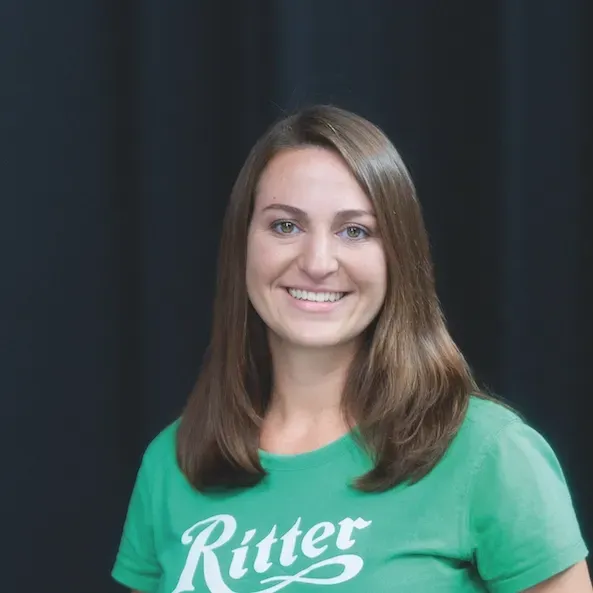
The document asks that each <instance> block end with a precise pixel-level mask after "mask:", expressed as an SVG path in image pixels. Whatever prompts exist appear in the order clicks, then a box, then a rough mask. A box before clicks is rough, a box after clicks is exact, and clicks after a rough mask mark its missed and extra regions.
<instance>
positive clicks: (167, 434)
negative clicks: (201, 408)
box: [142, 419, 181, 468]
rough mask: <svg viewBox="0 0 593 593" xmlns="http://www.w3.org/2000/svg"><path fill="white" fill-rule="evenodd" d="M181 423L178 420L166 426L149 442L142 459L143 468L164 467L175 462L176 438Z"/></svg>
mask: <svg viewBox="0 0 593 593" xmlns="http://www.w3.org/2000/svg"><path fill="white" fill-rule="evenodd" d="M180 421H181V420H180V419H177V420H175V421H174V422H172V423H171V424H169V425H168V426H166V427H165V428H164V429H163V430H161V431H160V432H159V433H158V434H157V435H156V436H155V437H154V438H153V439H152V441H150V442H149V444H148V446H147V447H146V449H145V451H144V455H143V458H142V465H143V466H146V467H147V468H154V467H157V466H162V464H163V463H164V464H167V463H171V462H175V447H176V437H177V429H178V428H179V423H180Z"/></svg>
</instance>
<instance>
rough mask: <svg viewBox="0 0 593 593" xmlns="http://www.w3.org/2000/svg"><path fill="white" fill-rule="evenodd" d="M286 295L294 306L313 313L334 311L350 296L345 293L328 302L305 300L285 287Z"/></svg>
mask: <svg viewBox="0 0 593 593" xmlns="http://www.w3.org/2000/svg"><path fill="white" fill-rule="evenodd" d="M284 292H285V293H286V296H287V297H288V298H289V299H290V301H291V303H292V304H293V306H295V307H297V308H298V309H301V310H302V311H309V312H311V313H326V312H329V311H332V310H333V309H335V308H336V307H337V306H339V305H340V303H341V302H342V301H343V300H344V299H345V298H346V297H347V296H348V295H344V296H343V297H342V298H341V299H340V300H339V301H326V302H322V303H320V302H317V301H305V300H302V299H295V298H294V297H293V296H292V295H291V294H290V293H289V292H288V290H286V289H284Z"/></svg>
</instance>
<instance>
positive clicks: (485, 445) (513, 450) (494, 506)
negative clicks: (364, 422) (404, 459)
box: [112, 398, 587, 593]
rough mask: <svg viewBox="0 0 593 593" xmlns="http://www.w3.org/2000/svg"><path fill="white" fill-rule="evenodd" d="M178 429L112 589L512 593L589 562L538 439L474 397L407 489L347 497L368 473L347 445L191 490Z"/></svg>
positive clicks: (141, 498)
mask: <svg viewBox="0 0 593 593" xmlns="http://www.w3.org/2000/svg"><path fill="white" fill-rule="evenodd" d="M176 427H177V424H173V425H171V426H170V427H168V428H167V429H165V430H164V431H163V432H162V433H161V434H160V435H159V436H158V437H157V438H156V439H155V440H154V441H153V442H152V443H151V444H150V446H149V447H148V449H147V451H146V453H145V455H144V458H143V461H142V465H141V467H140V470H139V473H138V478H137V482H136V486H135V488H134V491H133V494H132V499H131V502H130V506H129V510H128V516H127V520H126V523H125V528H124V533H123V537H122V541H121V545H120V549H119V553H118V556H117V559H116V562H115V566H114V568H113V572H112V575H113V577H114V578H115V579H116V580H117V581H119V582H120V583H122V584H124V585H125V586H127V587H129V588H131V589H137V590H139V591H143V592H149V593H184V592H186V591H195V592H196V593H206V592H211V593H264V592H266V593H273V592H275V591H284V590H285V591H286V593H305V592H307V593H313V592H315V591H317V592H318V593H323V592H327V593H331V592H332V591H336V592H339V593H362V592H368V593H371V592H372V593H388V592H389V593H391V592H404V593H410V592H413V593H438V592H440V591H442V592H447V593H470V592H476V591H494V592H495V593H516V592H518V591H522V590H524V589H526V588H528V587H531V586H533V585H535V584H537V583H539V582H541V581H543V580H545V579H547V578H549V577H551V576H553V575H554V574H557V573H558V572H560V571H562V570H564V569H566V568H568V567H569V566H571V565H573V564H575V563H576V562H578V561H580V560H582V559H584V558H585V557H586V556H587V549H586V547H585V543H584V542H583V539H582V536H581V533H580V530H579V526H578V524H577V520H576V518H575V513H574V510H573V505H572V502H571V498H570V495H569V492H568V489H567V486H566V483H565V480H564V477H563V474H562V470H561V468H560V466H559V464H558V461H557V459H556V456H555V455H554V452H553V451H552V450H551V449H550V446H549V445H548V444H547V443H546V441H545V440H544V439H543V438H542V437H541V436H540V435H539V434H538V433H537V432H536V431H534V430H533V429H532V428H530V427H529V426H528V425H526V424H525V423H524V422H523V421H521V420H520V419H519V418H518V417H517V416H516V415H515V414H513V413H512V412H510V411H508V410H507V409H505V408H503V407H502V406H500V405H498V404H495V403H492V402H489V401H484V400H480V399H477V398H472V401H471V403H470V407H469V411H468V414H467V416H466V418H465V420H464V423H463V425H462V428H461V430H460V431H459V433H458V435H457V436H456V438H455V439H454V441H453V442H452V444H451V446H450V447H449V449H448V451H447V453H446V455H445V456H444V457H443V458H442V460H441V461H440V462H439V463H438V465H437V466H436V467H435V468H434V469H433V471H432V472H431V473H430V474H428V475H427V476H426V477H425V478H424V479H422V480H421V481H420V482H418V483H417V484H415V485H409V484H405V485H401V486H399V487H397V488H395V489H392V490H390V491H388V492H383V493H377V494H366V493H361V492H358V491H355V490H354V489H353V488H351V487H349V486H348V484H349V483H350V482H351V480H352V479H353V478H355V477H357V476H359V475H361V474H362V473H364V472H365V471H367V470H368V469H369V468H370V467H371V465H370V461H369V459H368V457H367V456H366V455H365V454H364V453H363V452H362V450H361V449H360V448H359V447H358V446H357V445H356V443H355V441H354V439H353V437H352V436H351V435H347V436H344V437H342V438H341V439H339V440H337V441H335V442H333V443H330V444H329V445H327V446H325V447H323V448H321V449H318V450H315V451H312V452H309V453H304V454H301V455H294V456H283V455H272V454H269V453H264V452H262V453H261V459H262V463H263V465H264V467H265V468H266V470H267V471H268V472H269V475H268V476H267V477H266V478H265V479H264V480H263V481H262V482H261V483H260V484H258V485H257V486H255V487H253V488H251V489H246V490H242V491H240V492H234V493H230V494H224V495H220V494H218V495H204V494H200V493H198V492H196V491H195V490H194V489H193V488H192V487H191V486H190V485H189V484H188V483H187V481H186V480H185V478H184V476H183V475H182V474H181V472H180V471H179V468H178V466H177V463H176V459H175V430H176Z"/></svg>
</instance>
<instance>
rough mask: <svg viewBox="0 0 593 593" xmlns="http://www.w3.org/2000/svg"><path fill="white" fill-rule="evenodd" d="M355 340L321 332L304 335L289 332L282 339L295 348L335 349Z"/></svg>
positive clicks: (346, 336) (345, 336) (350, 337)
mask: <svg viewBox="0 0 593 593" xmlns="http://www.w3.org/2000/svg"><path fill="white" fill-rule="evenodd" d="M354 339H355V338H353V337H352V336H348V335H336V334H335V333H332V334H328V333H322V332H316V333H314V332H311V333H310V334H305V333H303V332H291V333H287V334H285V335H284V336H283V337H282V340H283V341H284V342H285V343H286V344H290V345H292V346H295V347H297V348H311V349H320V348H335V347H336V346H343V345H345V344H348V343H350V342H352V341H354Z"/></svg>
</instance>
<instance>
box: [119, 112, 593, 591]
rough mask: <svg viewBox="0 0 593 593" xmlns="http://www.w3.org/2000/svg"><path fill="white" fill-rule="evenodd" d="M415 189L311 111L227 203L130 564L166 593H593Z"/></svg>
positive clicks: (125, 568)
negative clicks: (480, 368) (180, 393)
mask: <svg viewBox="0 0 593 593" xmlns="http://www.w3.org/2000/svg"><path fill="white" fill-rule="evenodd" d="M428 245H429V244H428V238H427V235H426V230H425V228H424V223H423V219H422V214H421V209H420V205H419V203H418V201H417V199H416V194H415V190H414V186H413V184H412V181H411V179H410V176H409V175H408V173H407V171H406V168H405V166H404V164H403V163H402V161H401V159H400V157H399V154H398V153H397V151H396V149H395V148H394V146H393V145H392V144H391V142H390V141H389V140H388V139H387V137H386V136H385V135H384V134H383V132H382V131H381V130H379V129H378V128H377V127H376V126H374V125H373V124H371V123H370V122H368V121H366V120H365V119H363V118H361V117H359V116H357V115H355V114H352V113H349V112H346V111H343V110H341V109H338V108H335V107H330V106H319V107H313V108H310V109H305V110H302V111H300V112H298V113H296V114H294V115H292V116H289V117H287V118H284V119H283V120H281V121H280V122H278V123H277V124H276V125H274V126H273V127H272V128H271V129H270V130H268V132H267V133H266V134H264V136H263V137H262V138H261V139H260V140H259V141H258V143H257V144H256V145H255V146H254V148H253V149H252V151H251V153H250V154H249V156H248V158H247V161H246V163H245V165H244V166H243V168H242V170H241V172H240V173H239V176H238V179H237V181H236V183H235V186H234V188H233V192H232V195H231V198H230V202H229V205H228V209H227V213H226V217H225V221H224V227H223V235H222V242H221V250H220V262H219V269H218V285H217V294H216V299H215V307H214V318H213V325H212V336H211V342H210V347H209V350H208V353H207V356H206V358H205V361H204V365H203V368H202V369H201V372H200V374H199V377H198V382H197V384H196V387H195V390H194V392H193V393H192V394H191V396H190V398H189V401H188V404H187V406H186V409H185V411H184V413H183V415H182V417H181V418H180V419H179V420H178V421H177V422H175V423H174V424H173V425H171V426H169V427H167V428H166V429H165V430H163V432H162V433H161V434H160V435H158V436H157V437H156V438H155V440H154V441H153V442H152V443H151V444H150V445H149V447H148V449H147V451H146V453H145V455H144V459H143V461H142V464H141V467H140V470H139V473H138V478H137V482H136V486H135V488H134V491H133V493H132V499H131V502H130V507H129V511H128V516H127V520H126V524H125V528H124V534H123V537H122V543H121V547H120V550H119V554H118V557H117V560H116V564H115V566H114V569H113V576H114V578H116V579H117V580H118V581H119V582H121V583H123V584H125V585H127V586H128V587H131V588H135V589H136V590H138V591H143V592H150V593H156V592H159V593H164V592H167V593H183V592H189V591H196V592H211V593H248V592H249V593H254V592H258V593H274V592H276V591H280V590H283V589H286V590H287V593H305V592H311V591H314V590H315V589H316V588H317V587H318V586H321V587H322V588H323V589H324V590H325V589H326V588H327V587H330V591H331V590H332V589H331V587H334V590H335V591H340V593H360V591H365V590H368V591H373V593H391V592H396V591H413V592H414V593H433V592H436V591H442V592H447V593H477V592H483V591H493V592H496V593H518V592H519V591H526V590H529V589H530V588H532V589H531V590H533V591H538V592H540V591H541V592H542V593H544V592H545V593H548V592H550V593H551V592H555V593H589V592H590V591H591V586H590V580H589V577H588V574H587V570H586V566H585V564H584V562H583V560H584V558H585V557H586V556H587V549H586V546H585V543H584V542H583V540H582V537H581V534H580V530H579V525H578V522H577V518H576V516H575V513H574V510H573V506H572V502H571V497H570V493H569V490H568V487H567V484H566V481H565V479H564V476H563V473H562V469H561V466H560V464H559V462H558V460H557V458H556V456H555V454H554V452H553V451H552V449H551V448H550V446H549V445H548V443H547V442H546V441H545V439H544V438H543V437H542V436H541V435H540V434H538V433H537V432H536V431H535V430H533V429H532V428H531V427H530V426H529V425H528V424H526V423H525V422H524V421H523V420H522V419H521V418H519V416H518V415H516V414H515V413H514V412H513V411H512V410H510V409H509V408H508V407H506V406H503V405H502V404H501V403H499V402H498V401H497V400H495V399H494V398H493V397H490V396H487V395H486V394H484V393H482V392H481V391H480V390H479V389H478V387H477V385H476V384H475V381H474V379H473V377H472V374H471V372H470V369H469V368H468V365H467V364H466V362H465V360H464V358H463V356H462V354H461V353H460V351H459V350H458V348H457V347H456V345H455V343H454V341H453V339H452V338H451V336H450V334H449V332H448V331H447V327H446V324H445V321H444V319H443V315H442V313H441V310H440V307H439V302H438V298H437V295H436V292H435V287H434V278H433V270H432V264H431V258H430V253H429V248H428Z"/></svg>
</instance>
